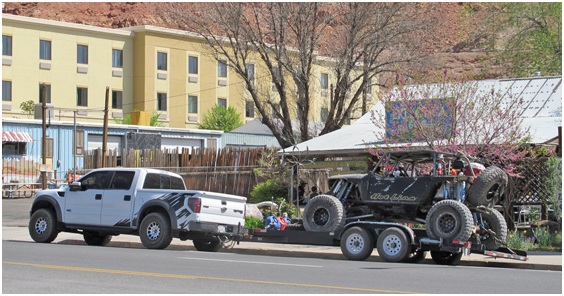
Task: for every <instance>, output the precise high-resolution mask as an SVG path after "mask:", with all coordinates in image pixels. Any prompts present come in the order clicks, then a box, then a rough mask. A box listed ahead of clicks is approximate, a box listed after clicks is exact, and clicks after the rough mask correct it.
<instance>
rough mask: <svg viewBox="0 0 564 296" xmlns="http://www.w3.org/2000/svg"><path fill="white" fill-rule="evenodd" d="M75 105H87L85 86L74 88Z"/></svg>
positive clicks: (86, 89)
mask: <svg viewBox="0 0 564 296" xmlns="http://www.w3.org/2000/svg"><path fill="white" fill-rule="evenodd" d="M76 105H77V106H82V107H88V88H86V87H77V88H76Z"/></svg>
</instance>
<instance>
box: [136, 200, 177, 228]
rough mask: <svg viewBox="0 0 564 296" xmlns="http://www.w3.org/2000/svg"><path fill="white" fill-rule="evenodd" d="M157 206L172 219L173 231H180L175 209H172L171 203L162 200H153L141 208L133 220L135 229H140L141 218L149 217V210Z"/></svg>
mask: <svg viewBox="0 0 564 296" xmlns="http://www.w3.org/2000/svg"><path fill="white" fill-rule="evenodd" d="M155 206H156V207H159V208H161V209H163V210H164V211H165V212H166V213H167V214H168V217H169V219H170V226H171V230H178V221H177V219H176V213H175V211H174V209H173V208H172V206H171V205H170V203H168V202H165V201H163V200H160V199H152V200H149V201H147V202H146V203H144V204H143V206H141V208H140V209H139V212H137V213H136V214H134V217H133V220H132V221H131V225H132V226H133V227H135V228H138V227H139V225H140V224H141V219H140V217H145V216H147V214H148V213H147V210H148V209H149V208H151V207H155Z"/></svg>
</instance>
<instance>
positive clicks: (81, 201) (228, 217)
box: [29, 168, 246, 251]
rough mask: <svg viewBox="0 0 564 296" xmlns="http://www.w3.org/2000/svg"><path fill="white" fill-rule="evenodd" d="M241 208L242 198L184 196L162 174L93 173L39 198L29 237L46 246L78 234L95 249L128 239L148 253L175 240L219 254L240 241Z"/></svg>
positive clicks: (180, 183)
mask: <svg viewBox="0 0 564 296" xmlns="http://www.w3.org/2000/svg"><path fill="white" fill-rule="evenodd" d="M245 203H246V198H245V197H241V196H235V195H229V194H222V193H214V192H206V191H198V190H186V185H185V183H184V180H183V179H182V177H181V176H180V175H178V174H174V173H170V172H166V171H161V170H154V169H146V168H104V169H96V170H93V171H91V172H89V173H88V174H86V175H84V176H83V177H81V178H80V179H78V180H77V181H76V182H73V183H71V184H70V186H67V187H62V188H59V189H49V190H43V191H40V192H38V193H37V194H36V196H35V200H34V201H33V204H32V206H31V211H30V221H29V234H30V235H31V238H32V239H33V240H34V241H36V242H40V243H50V242H52V241H53V240H55V238H56V237H57V235H58V233H59V232H74V233H80V234H82V235H83V237H84V241H85V242H86V243H87V244H88V245H99V246H103V245H106V244H108V243H109V242H110V240H111V238H112V236H114V235H119V234H131V235H138V236H139V237H140V239H141V242H142V244H143V246H145V247H146V248H149V249H164V248H166V247H168V246H169V244H170V243H171V240H172V238H173V237H175V238H179V239H180V240H188V239H190V240H193V243H194V246H195V247H196V249H198V250H200V251H218V250H219V249H220V248H221V247H222V246H223V244H225V243H227V242H230V241H232V240H238V239H239V238H240V237H241V234H242V232H243V230H242V227H243V225H244V223H245V219H244V213H245Z"/></svg>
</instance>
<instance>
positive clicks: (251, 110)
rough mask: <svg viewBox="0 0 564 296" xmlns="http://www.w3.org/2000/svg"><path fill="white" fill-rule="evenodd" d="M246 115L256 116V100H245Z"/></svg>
mask: <svg viewBox="0 0 564 296" xmlns="http://www.w3.org/2000/svg"><path fill="white" fill-rule="evenodd" d="M245 117H251V118H254V117H255V102H253V100H247V101H246V102H245Z"/></svg>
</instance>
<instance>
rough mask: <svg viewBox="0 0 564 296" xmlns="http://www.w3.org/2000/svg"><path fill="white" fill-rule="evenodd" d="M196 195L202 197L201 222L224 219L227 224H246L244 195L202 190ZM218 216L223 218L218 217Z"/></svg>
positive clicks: (199, 217)
mask: <svg viewBox="0 0 564 296" xmlns="http://www.w3.org/2000/svg"><path fill="white" fill-rule="evenodd" d="M195 196H200V197H201V198H202V207H201V210H200V213H199V214H198V220H199V221H200V222H217V221H223V223H224V224H227V225H237V224H239V223H241V225H243V224H245V217H244V213H245V204H246V202H247V199H246V198H245V197H242V196H237V195H231V194H223V193H216V192H205V191H201V192H199V194H196V195H195ZM218 216H220V217H221V218H219V219H218Z"/></svg>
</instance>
